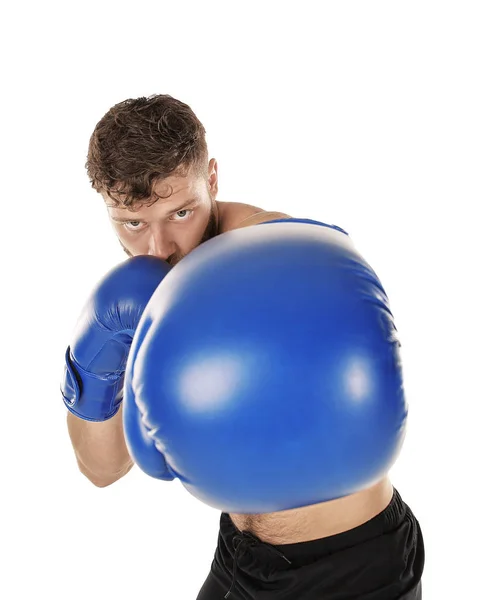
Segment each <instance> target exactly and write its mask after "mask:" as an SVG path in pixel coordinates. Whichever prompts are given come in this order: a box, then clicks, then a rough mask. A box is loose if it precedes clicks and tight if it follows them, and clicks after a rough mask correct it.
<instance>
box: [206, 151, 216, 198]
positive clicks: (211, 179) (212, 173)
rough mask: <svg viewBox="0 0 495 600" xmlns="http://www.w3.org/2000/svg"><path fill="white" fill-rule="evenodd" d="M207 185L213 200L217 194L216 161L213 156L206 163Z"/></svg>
mask: <svg viewBox="0 0 495 600" xmlns="http://www.w3.org/2000/svg"><path fill="white" fill-rule="evenodd" d="M208 187H209V189H210V194H211V196H212V198H213V200H215V199H216V197H217V194H218V163H217V161H216V159H215V158H212V159H211V160H210V162H209V163H208Z"/></svg>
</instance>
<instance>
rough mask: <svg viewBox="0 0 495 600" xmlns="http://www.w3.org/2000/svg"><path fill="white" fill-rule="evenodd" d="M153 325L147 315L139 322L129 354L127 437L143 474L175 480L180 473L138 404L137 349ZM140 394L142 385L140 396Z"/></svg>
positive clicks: (125, 413) (126, 400)
mask: <svg viewBox="0 0 495 600" xmlns="http://www.w3.org/2000/svg"><path fill="white" fill-rule="evenodd" d="M151 324H152V320H151V318H150V316H149V314H148V315H146V316H144V317H143V319H142V321H141V322H140V323H139V327H138V329H137V331H136V334H135V337H134V342H133V344H132V347H131V351H130V354H129V361H128V365H129V368H128V370H127V371H126V375H125V382H124V402H123V424H124V437H125V441H126V445H127V449H128V450H129V454H130V456H131V458H132V460H133V461H134V462H135V463H136V464H137V465H138V467H139V468H140V469H141V470H142V471H144V472H145V473H146V474H147V475H150V476H151V477H154V478H156V479H163V480H165V481H172V480H173V479H175V477H176V474H175V472H174V471H172V470H171V468H170V466H169V465H168V463H167V461H166V459H165V449H164V448H163V446H161V445H160V443H159V442H158V443H157V441H156V440H155V439H154V436H153V430H152V427H151V425H150V424H149V423H148V421H147V411H146V406H145V405H144V404H143V403H142V402H140V403H139V405H138V403H137V400H136V394H135V392H134V389H133V383H134V384H135V383H136V379H135V376H134V373H135V370H136V365H135V354H136V350H138V349H139V348H140V347H141V345H142V342H143V339H144V338H145V337H146V335H147V333H148V330H149V328H150V326H151ZM139 392H140V389H139V386H138V390H137V393H139Z"/></svg>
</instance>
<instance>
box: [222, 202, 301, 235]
mask: <svg viewBox="0 0 495 600" xmlns="http://www.w3.org/2000/svg"><path fill="white" fill-rule="evenodd" d="M217 206H218V222H219V233H224V232H225V231H231V230H232V229H239V228H240V227H248V226H249V225H257V224H258V223H264V222H265V221H272V220H274V219H288V218H290V216H289V215H287V214H285V213H281V212H275V211H266V210H263V209H262V208H259V207H258V206H252V205H251V204H242V203H240V202H217Z"/></svg>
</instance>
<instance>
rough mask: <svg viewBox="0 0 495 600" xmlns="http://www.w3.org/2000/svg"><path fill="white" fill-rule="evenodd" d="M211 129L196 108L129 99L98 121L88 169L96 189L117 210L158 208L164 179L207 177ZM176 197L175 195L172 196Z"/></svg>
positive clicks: (158, 99)
mask: <svg viewBox="0 0 495 600" xmlns="http://www.w3.org/2000/svg"><path fill="white" fill-rule="evenodd" d="M205 134H206V131H205V128H204V127H203V125H202V124H201V122H200V121H199V119H198V118H197V117H196V115H195V114H194V112H193V111H192V110H191V108H190V107H189V106H188V105H187V104H184V103H183V102H180V101H179V100H176V99H175V98H172V96H169V95H153V96H149V97H148V98H144V97H143V98H136V99H128V100H124V101H123V102H120V103H119V104H116V105H115V106H114V107H112V108H111V109H110V110H109V111H108V112H107V113H106V114H105V116H104V117H103V118H102V119H101V120H100V121H99V122H98V124H97V125H96V127H95V130H94V132H93V134H92V136H91V139H90V142H89V150H88V159H87V162H86V169H87V172H88V176H89V179H90V181H91V185H92V187H93V188H94V189H95V190H96V191H97V192H106V193H107V194H108V196H109V197H110V198H112V200H113V201H114V202H115V203H116V205H117V206H123V207H126V208H132V207H134V206H136V205H142V204H148V205H149V204H153V202H155V201H156V200H158V199H159V198H158V196H156V194H155V193H154V191H153V187H154V184H155V183H156V181H157V180H158V179H162V178H166V177H169V176H170V175H178V176H185V175H186V174H188V173H189V172H191V170H193V172H195V173H197V174H204V175H206V174H207V169H208V148H207V145H206V140H205ZM170 193H172V190H171V191H170Z"/></svg>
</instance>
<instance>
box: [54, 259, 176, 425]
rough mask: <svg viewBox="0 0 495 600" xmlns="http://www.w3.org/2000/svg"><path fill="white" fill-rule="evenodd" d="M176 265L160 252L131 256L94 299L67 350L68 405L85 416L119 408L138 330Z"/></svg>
mask: <svg viewBox="0 0 495 600" xmlns="http://www.w3.org/2000/svg"><path fill="white" fill-rule="evenodd" d="M170 268H171V267H170V265H168V264H167V263H166V262H165V261H164V260H161V259H158V258H156V257H152V256H138V257H135V258H131V259H129V260H127V261H125V262H124V263H122V264H120V265H119V266H117V267H116V268H114V269H113V270H112V271H110V273H108V275H107V276H106V277H104V278H103V279H102V280H101V281H100V282H99V284H98V285H97V286H96V288H95V289H94V290H93V292H92V294H91V296H90V297H89V298H88V300H87V302H86V304H85V306H84V309H83V311H82V314H81V316H80V318H79V320H78V322H77V325H76V328H75V331H74V336H73V340H72V342H71V344H70V346H69V347H68V348H67V351H66V354H65V366H64V372H63V377H62V384H61V391H62V396H63V399H64V402H65V405H66V406H67V408H68V410H69V411H70V412H71V413H73V414H74V415H76V416H77V417H79V418H80V419H84V420H86V421H105V420H107V419H110V418H111V417H113V416H114V415H115V414H116V413H117V411H118V409H119V406H120V403H121V401H122V396H123V384H124V373H125V368H126V363H127V357H128V354H129V348H130V346H131V343H132V340H133V336H134V332H135V330H136V327H137V325H138V323H139V320H140V318H141V315H142V313H143V311H144V309H145V307H146V305H147V304H148V302H149V300H150V298H151V296H152V295H153V293H154V291H155V290H156V288H157V287H158V285H159V284H160V282H161V281H162V280H163V278H164V277H165V275H166V274H167V273H168V272H169V271H170Z"/></svg>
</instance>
